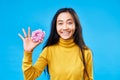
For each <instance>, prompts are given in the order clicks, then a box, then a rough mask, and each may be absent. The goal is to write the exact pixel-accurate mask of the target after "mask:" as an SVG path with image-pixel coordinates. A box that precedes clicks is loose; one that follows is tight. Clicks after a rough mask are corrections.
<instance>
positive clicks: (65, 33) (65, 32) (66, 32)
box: [61, 31, 70, 36]
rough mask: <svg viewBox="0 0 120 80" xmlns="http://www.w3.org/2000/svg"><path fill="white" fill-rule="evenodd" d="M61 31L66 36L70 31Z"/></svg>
mask: <svg viewBox="0 0 120 80" xmlns="http://www.w3.org/2000/svg"><path fill="white" fill-rule="evenodd" d="M61 33H62V35H64V36H68V35H69V34H70V31H64V32H61Z"/></svg>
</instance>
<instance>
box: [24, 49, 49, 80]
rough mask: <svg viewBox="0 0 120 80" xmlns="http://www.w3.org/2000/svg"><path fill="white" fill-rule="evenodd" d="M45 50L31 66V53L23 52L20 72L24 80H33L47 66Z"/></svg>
mask: <svg viewBox="0 0 120 80" xmlns="http://www.w3.org/2000/svg"><path fill="white" fill-rule="evenodd" d="M46 54H47V53H46V49H44V50H43V52H42V53H41V55H40V56H39V58H38V60H37V61H36V63H35V64H34V65H33V66H32V52H26V51H25V52H24V57H23V63H22V70H23V73H24V79H25V80H35V79H36V78H37V77H38V76H39V75H40V74H41V72H42V71H43V70H44V68H45V66H46V65H47V58H46Z"/></svg>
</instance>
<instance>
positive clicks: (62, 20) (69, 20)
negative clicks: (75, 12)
mask: <svg viewBox="0 0 120 80" xmlns="http://www.w3.org/2000/svg"><path fill="white" fill-rule="evenodd" d="M62 21H63V20H57V22H62ZM67 21H73V19H67Z"/></svg>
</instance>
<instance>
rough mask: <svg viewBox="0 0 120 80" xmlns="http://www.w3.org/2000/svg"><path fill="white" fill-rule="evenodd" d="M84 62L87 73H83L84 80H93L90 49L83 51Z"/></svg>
mask: <svg viewBox="0 0 120 80" xmlns="http://www.w3.org/2000/svg"><path fill="white" fill-rule="evenodd" d="M85 61H86V69H87V73H88V75H87V74H86V73H84V79H85V80H93V61H92V52H91V50H90V49H88V50H85Z"/></svg>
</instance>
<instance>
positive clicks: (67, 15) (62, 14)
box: [57, 12, 73, 21]
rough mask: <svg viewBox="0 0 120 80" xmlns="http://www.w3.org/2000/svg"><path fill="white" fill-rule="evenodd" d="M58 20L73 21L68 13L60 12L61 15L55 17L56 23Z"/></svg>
mask: <svg viewBox="0 0 120 80" xmlns="http://www.w3.org/2000/svg"><path fill="white" fill-rule="evenodd" d="M59 20H63V21H64V20H65V21H66V20H73V17H72V15H71V14H70V13H69V12H62V13H60V14H59V15H58V17H57V21H59Z"/></svg>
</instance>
